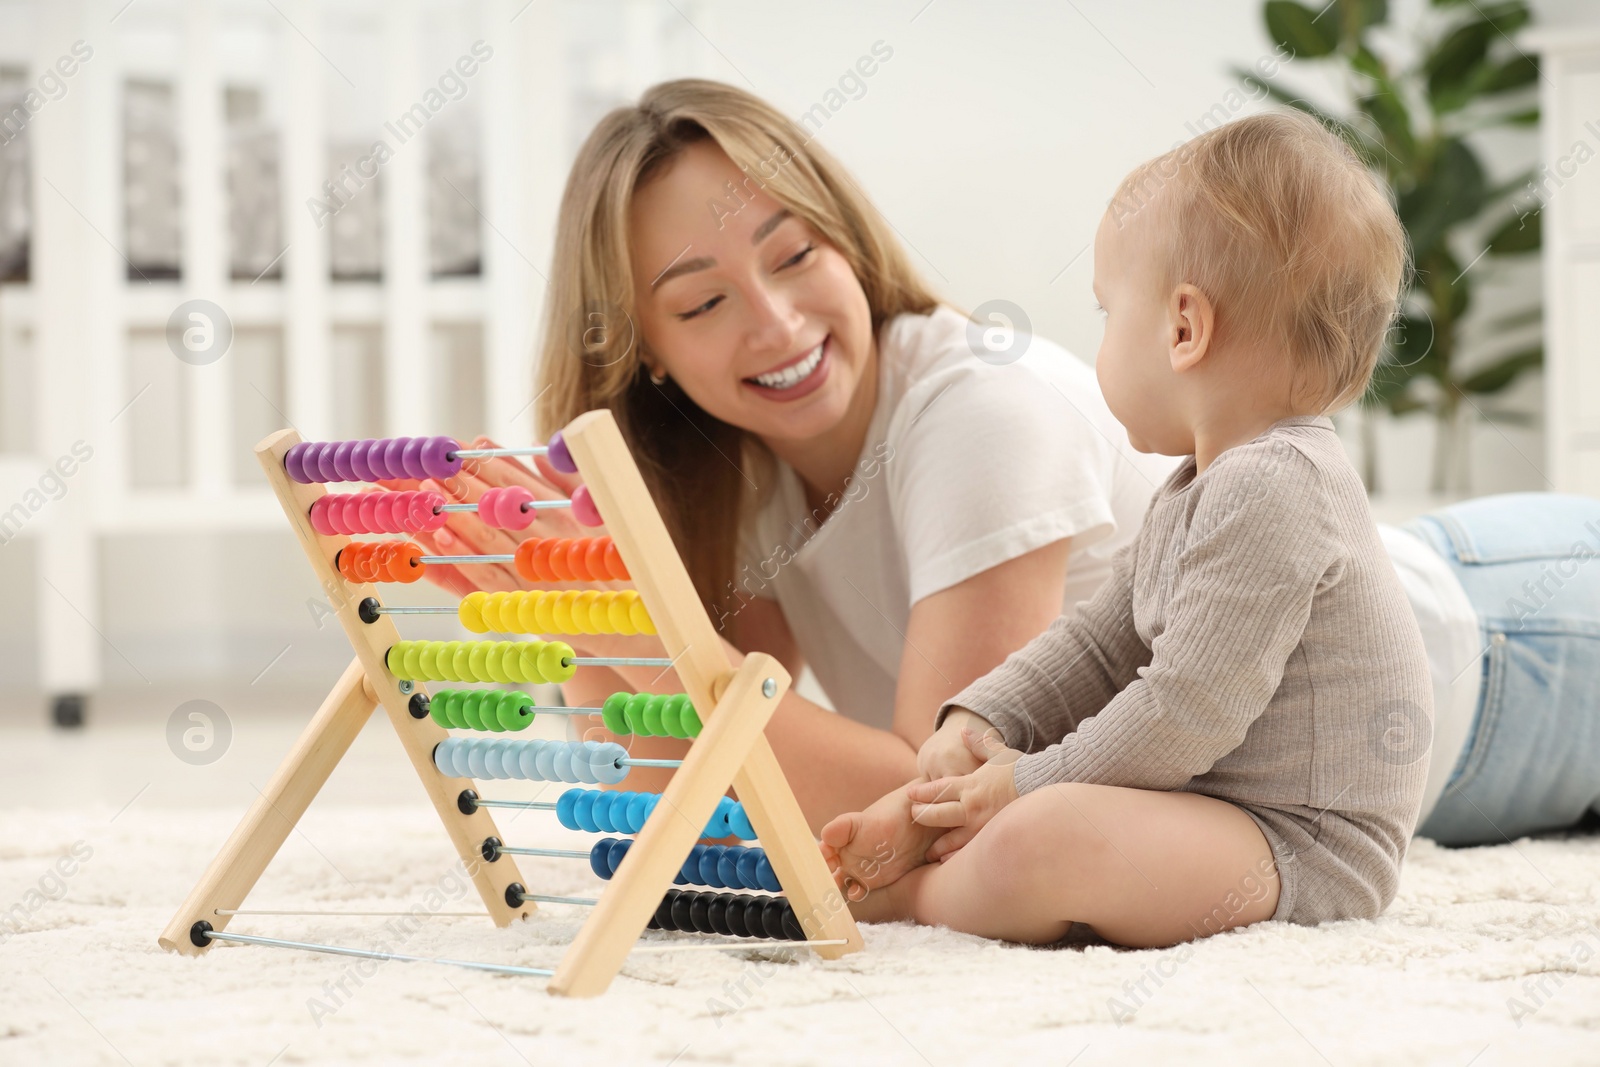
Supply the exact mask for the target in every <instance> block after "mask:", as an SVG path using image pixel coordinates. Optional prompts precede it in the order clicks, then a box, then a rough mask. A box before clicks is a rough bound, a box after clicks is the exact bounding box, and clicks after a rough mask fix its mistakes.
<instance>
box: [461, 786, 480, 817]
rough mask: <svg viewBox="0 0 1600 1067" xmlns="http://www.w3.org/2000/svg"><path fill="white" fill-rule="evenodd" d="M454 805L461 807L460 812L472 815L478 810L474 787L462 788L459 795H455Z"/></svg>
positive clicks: (476, 794)
mask: <svg viewBox="0 0 1600 1067" xmlns="http://www.w3.org/2000/svg"><path fill="white" fill-rule="evenodd" d="M456 807H457V808H460V809H461V814H463V815H472V814H474V813H475V812H476V811H477V810H478V793H477V790H475V789H463V790H462V791H461V795H460V796H458V797H456Z"/></svg>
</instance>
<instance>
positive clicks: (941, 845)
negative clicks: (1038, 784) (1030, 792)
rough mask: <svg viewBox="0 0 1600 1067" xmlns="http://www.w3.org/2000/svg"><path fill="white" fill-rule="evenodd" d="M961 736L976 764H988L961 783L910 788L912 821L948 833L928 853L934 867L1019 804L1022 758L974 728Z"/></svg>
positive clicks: (944, 780)
mask: <svg viewBox="0 0 1600 1067" xmlns="http://www.w3.org/2000/svg"><path fill="white" fill-rule="evenodd" d="M961 736H962V739H963V741H964V742H965V744H966V745H967V748H968V749H969V750H970V751H971V753H972V755H973V758H974V759H980V760H984V761H985V762H984V763H983V765H982V766H981V767H979V768H978V769H977V770H975V771H973V772H972V773H971V774H968V775H964V776H962V777H959V778H940V779H936V780H935V781H932V782H919V783H914V784H912V785H910V786H908V787H907V788H906V792H907V794H908V796H909V797H910V799H911V801H912V804H911V817H912V818H913V819H915V820H916V821H917V822H918V823H919V824H921V825H923V826H929V827H946V828H949V832H948V833H946V834H943V835H942V836H940V837H939V838H938V839H937V840H935V841H933V843H932V845H931V846H930V847H929V849H928V853H927V858H928V860H929V861H933V860H939V861H943V860H946V859H948V858H949V857H950V856H951V855H952V854H953V853H954V852H955V851H956V850H957V849H959V848H961V846H963V845H965V844H966V843H967V842H968V841H971V840H972V839H973V837H975V836H976V835H977V833H978V831H979V830H981V829H983V827H984V825H985V824H986V823H988V821H989V820H990V819H992V818H994V817H995V815H996V814H998V813H999V811H1000V809H1001V808H1003V807H1005V806H1006V805H1007V804H1009V803H1011V802H1012V801H1013V800H1016V799H1017V779H1016V763H1017V760H1018V759H1020V758H1021V756H1022V753H1021V752H1019V751H1017V750H1016V749H1014V748H1007V747H1006V746H1005V745H1003V744H1000V743H999V742H998V741H995V740H994V739H993V738H992V737H991V736H986V735H980V734H977V733H974V732H973V731H972V730H971V729H970V728H969V729H963V730H962V732H961Z"/></svg>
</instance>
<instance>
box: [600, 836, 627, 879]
mask: <svg viewBox="0 0 1600 1067" xmlns="http://www.w3.org/2000/svg"><path fill="white" fill-rule="evenodd" d="M632 847H633V842H632V841H630V840H628V839H627V838H625V837H614V838H612V839H611V855H610V856H608V857H607V858H606V862H607V863H609V864H610V865H611V873H612V874H616V873H617V868H618V867H620V866H622V857H624V856H626V855H627V854H628V849H630V848H632Z"/></svg>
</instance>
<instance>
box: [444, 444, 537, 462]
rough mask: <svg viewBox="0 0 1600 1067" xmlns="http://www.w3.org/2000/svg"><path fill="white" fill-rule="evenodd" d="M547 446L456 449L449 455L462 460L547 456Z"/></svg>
mask: <svg viewBox="0 0 1600 1067" xmlns="http://www.w3.org/2000/svg"><path fill="white" fill-rule="evenodd" d="M549 454H550V446H549V445H521V446H519V447H517V448H458V449H456V450H455V451H453V452H451V453H450V458H451V459H455V458H456V457H457V456H460V457H461V458H462V459H489V458H490V457H492V456H548V455H549Z"/></svg>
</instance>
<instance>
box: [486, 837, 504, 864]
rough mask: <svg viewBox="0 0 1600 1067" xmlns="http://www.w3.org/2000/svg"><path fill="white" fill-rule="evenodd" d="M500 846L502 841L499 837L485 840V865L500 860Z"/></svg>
mask: <svg viewBox="0 0 1600 1067" xmlns="http://www.w3.org/2000/svg"><path fill="white" fill-rule="evenodd" d="M500 845H501V841H500V839H499V838H498V837H486V838H484V839H483V860H484V862H485V863H493V862H494V861H495V860H497V859H499V858H500Z"/></svg>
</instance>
